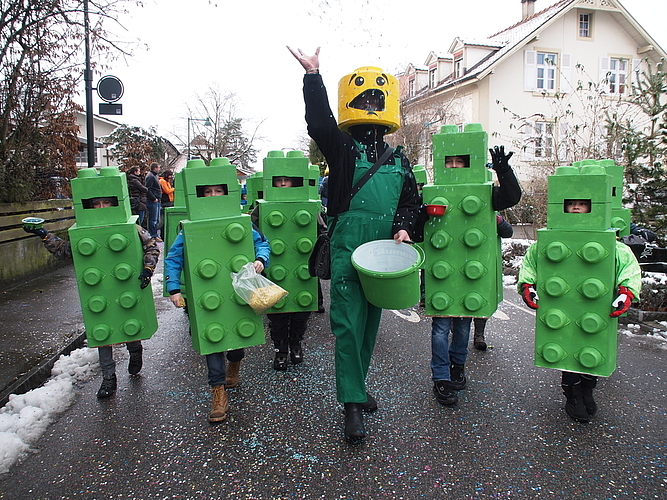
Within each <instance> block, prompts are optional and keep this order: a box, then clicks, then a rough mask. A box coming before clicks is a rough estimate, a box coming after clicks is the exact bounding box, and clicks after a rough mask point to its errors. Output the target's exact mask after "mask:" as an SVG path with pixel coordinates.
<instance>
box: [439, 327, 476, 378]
mask: <svg viewBox="0 0 667 500" xmlns="http://www.w3.org/2000/svg"><path fill="white" fill-rule="evenodd" d="M471 323H472V318H441V317H434V318H433V325H432V327H431V375H432V378H433V380H434V381H435V380H451V376H450V375H449V367H450V366H451V364H452V363H456V364H459V365H462V364H464V363H465V362H466V358H467V357H468V340H469V339H470V324H471ZM450 330H451V332H452V342H451V343H450V342H449V332H450Z"/></svg>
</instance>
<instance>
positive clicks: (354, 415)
mask: <svg viewBox="0 0 667 500" xmlns="http://www.w3.org/2000/svg"><path fill="white" fill-rule="evenodd" d="M365 438H366V430H365V429H364V416H363V413H361V404H360V403H345V439H347V440H348V442H350V443H352V444H356V443H360V442H361V441H363V440H364V439H365Z"/></svg>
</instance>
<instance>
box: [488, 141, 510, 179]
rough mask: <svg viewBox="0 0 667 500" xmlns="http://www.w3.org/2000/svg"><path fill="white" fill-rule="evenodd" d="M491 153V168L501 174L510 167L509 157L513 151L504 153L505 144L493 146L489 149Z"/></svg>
mask: <svg viewBox="0 0 667 500" xmlns="http://www.w3.org/2000/svg"><path fill="white" fill-rule="evenodd" d="M489 153H491V160H492V163H491V168H492V169H493V170H495V171H496V172H497V173H499V174H503V173H505V172H507V171H508V170H509V169H510V163H509V161H510V158H512V155H513V154H514V152H512V151H510V152H509V153H507V154H505V146H495V147H494V148H493V149H489Z"/></svg>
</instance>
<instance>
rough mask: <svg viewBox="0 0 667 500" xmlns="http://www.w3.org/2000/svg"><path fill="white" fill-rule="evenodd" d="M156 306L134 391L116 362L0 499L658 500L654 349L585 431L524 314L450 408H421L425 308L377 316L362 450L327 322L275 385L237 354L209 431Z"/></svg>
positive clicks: (507, 327) (426, 386)
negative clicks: (104, 395)
mask: <svg viewBox="0 0 667 500" xmlns="http://www.w3.org/2000/svg"><path fill="white" fill-rule="evenodd" d="M157 302H158V309H159V313H158V314H159V324H160V328H159V330H158V332H157V333H156V335H155V336H154V337H153V338H152V339H151V340H149V341H146V342H144V346H145V350H144V357H145V363H144V369H143V371H142V372H141V375H140V376H138V377H129V375H128V374H127V372H126V366H127V364H126V362H127V351H126V350H125V349H124V348H119V349H118V350H117V353H116V357H117V360H118V361H119V363H118V367H117V371H118V374H119V390H118V392H117V393H116V395H115V396H114V397H113V398H111V399H109V400H102V401H99V400H97V399H96V398H95V392H96V391H97V388H98V385H99V379H94V380H92V381H90V382H88V383H86V384H85V385H84V386H83V387H81V388H80V394H79V395H78V396H77V399H76V401H75V403H74V404H73V406H71V407H70V409H69V410H68V411H67V412H66V413H65V414H63V416H62V417H61V418H60V420H59V421H58V422H56V423H55V424H53V425H52V426H51V427H50V428H49V430H48V431H47V433H46V434H45V435H44V436H43V437H42V439H41V440H40V441H39V442H38V445H37V447H36V449H35V450H34V453H33V454H31V456H30V457H29V458H28V459H26V460H25V461H24V462H23V463H21V464H18V465H16V466H15V467H14V468H13V469H12V470H11V471H10V472H9V473H8V474H6V475H4V476H2V477H0V498H2V499H28V498H29V499H35V500H36V499H50V500H52V499H58V498H63V499H64V498H67V499H102V498H114V499H217V498H220V499H222V498H235V499H267V500H268V499H310V498H322V499H363V498H390V499H416V498H433V499H436V498H437V499H444V498H452V499H486V498H489V499H490V498H493V499H534V498H549V499H561V498H562V499H582V498H591V499H608V498H609V499H611V498H613V499H623V498H628V499H629V498H632V499H649V498H662V499H664V498H667V471H666V470H665V464H666V463H667V460H666V459H667V432H665V431H666V430H667V425H666V424H665V420H666V409H667V407H666V404H665V403H666V401H667V400H666V397H665V396H666V394H665V392H666V384H665V380H666V379H667V373H666V371H667V350H666V348H667V346H666V345H665V342H664V341H660V340H657V339H654V338H651V337H648V336H628V335H624V334H621V335H619V367H618V369H617V371H616V372H615V373H614V374H613V375H612V376H611V377H610V378H608V379H602V380H601V382H600V383H599V385H598V389H597V390H596V400H597V401H598V404H599V405H600V412H599V414H598V416H597V417H596V418H595V420H594V421H592V422H591V423H589V424H579V423H576V422H574V421H572V420H570V419H569V418H568V417H567V416H566V414H565V412H564V410H563V405H564V397H563V396H562V394H561V391H560V388H559V383H560V373H559V372H557V371H554V370H547V369H543V368H535V367H533V364H532V349H533V343H532V332H533V322H534V315H533V313H532V312H531V311H529V310H527V309H526V308H525V307H524V306H523V305H522V303H521V301H520V299H519V298H518V296H517V295H515V294H514V293H513V292H512V291H511V290H506V301H505V302H503V304H501V307H500V309H499V317H496V318H493V319H492V320H491V321H490V322H489V323H488V325H487V332H488V334H487V340H488V342H489V343H490V344H491V345H492V346H493V349H491V350H489V351H486V352H477V351H475V350H474V349H471V352H470V355H469V357H468V363H467V374H468V378H469V384H468V389H466V390H465V391H462V392H461V393H460V401H459V404H458V405H457V406H456V407H454V408H448V407H443V406H441V405H439V404H438V403H437V402H436V401H435V399H434V398H433V395H432V392H431V388H432V383H431V379H430V369H429V361H430V320H429V319H428V318H425V317H424V316H423V310H422V309H420V308H419V307H415V308H413V309H411V310H405V311H398V312H393V311H385V312H384V313H383V320H382V326H381V333H380V335H379V338H378V343H377V347H376V351H375V356H374V361H373V364H372V366H371V373H370V374H369V377H368V387H369V390H370V392H371V393H372V394H373V395H374V396H375V397H376V398H377V400H378V403H379V406H380V409H379V411H378V412H376V413H375V414H373V415H370V416H367V417H366V429H367V431H368V432H369V437H368V439H367V440H366V442H365V443H364V444H362V445H358V446H351V445H348V444H347V443H346V442H345V441H344V439H343V434H342V425H343V413H342V409H341V406H340V404H338V403H337V402H336V400H335V381H334V366H333V347H334V341H333V338H332V336H331V334H330V331H329V321H328V315H326V314H316V313H314V314H313V315H312V316H311V320H310V324H309V329H308V332H307V334H306V340H305V343H304V351H305V362H304V364H303V365H301V366H296V367H294V366H291V367H290V369H289V370H288V371H287V372H276V371H274V370H273V369H272V359H273V351H272V346H271V345H270V344H265V345H263V346H259V347H255V348H251V349H248V350H247V357H246V360H245V361H244V362H243V365H242V369H241V382H240V385H239V386H238V388H236V389H233V390H230V391H229V393H230V416H229V419H228V420H227V421H226V422H223V423H221V424H218V425H210V424H209V423H208V422H207V419H206V418H207V415H208V411H209V405H210V393H209V390H208V386H207V383H206V367H205V362H204V358H203V357H202V356H199V355H198V354H197V353H195V352H194V351H193V350H192V349H191V347H190V344H189V342H190V341H189V337H188V333H187V330H188V329H187V319H186V317H185V316H184V314H183V312H182V311H180V310H176V309H174V308H172V307H171V305H170V304H169V303H168V302H167V299H164V298H161V297H158V298H157ZM327 310H328V304H327ZM471 347H472V346H471Z"/></svg>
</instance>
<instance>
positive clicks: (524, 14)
mask: <svg viewBox="0 0 667 500" xmlns="http://www.w3.org/2000/svg"><path fill="white" fill-rule="evenodd" d="M533 14H535V0H521V20H522V21H523V20H525V19H528V18H529V17H530V16H532V15H533Z"/></svg>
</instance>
